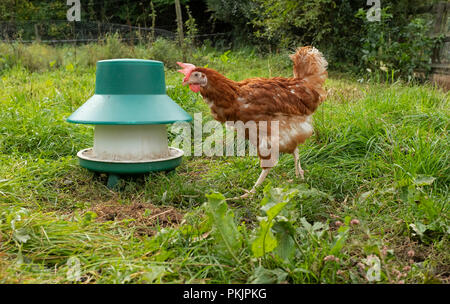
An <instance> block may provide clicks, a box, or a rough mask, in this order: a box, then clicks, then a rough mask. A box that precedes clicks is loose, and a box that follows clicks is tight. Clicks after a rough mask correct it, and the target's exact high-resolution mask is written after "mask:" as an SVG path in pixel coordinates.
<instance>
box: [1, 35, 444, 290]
mask: <svg viewBox="0 0 450 304" xmlns="http://www.w3.org/2000/svg"><path fill="white" fill-rule="evenodd" d="M113 43H114V41H113V42H110V46H109V47H110V48H113V47H115V48H116V49H117V48H118V49H120V50H122V51H121V52H124V53H120V54H122V55H123V56H125V57H128V55H130V54H129V53H126V52H125V51H123V50H124V49H127V47H126V46H124V45H115V46H113ZM2 47H5V45H3V46H2ZM21 47H22V46H21ZM101 47H106V46H96V45H91V46H84V47H83V48H84V49H82V50H79V51H78V53H77V56H78V57H77V58H78V59H77V61H72V60H73V59H74V57H73V55H71V54H69V52H68V48H67V47H61V48H60V49H59V53H58V52H57V51H55V50H50V51H43V50H42V48H40V47H37V46H33V48H35V49H37V50H38V51H39V53H40V54H44V53H48V54H54V55H51V56H56V57H55V59H53V57H49V58H50V59H48V61H49V62H53V61H54V60H56V59H58V60H59V61H57V62H56V63H55V64H54V65H53V66H51V67H50V65H49V66H48V67H46V68H44V69H41V68H39V66H36V67H33V66H32V65H31V64H29V65H28V66H27V64H26V63H24V62H15V63H14V64H9V65H8V66H6V67H5V66H4V67H3V70H2V71H1V76H0V282H2V283H72V282H80V283H141V282H146V283H160V282H162V283H169V282H170V283H236V282H240V283H246V282H272V283H277V282H289V283H365V282H368V280H367V277H366V274H367V272H368V271H370V267H369V265H367V264H368V263H365V262H367V259H368V257H371V258H373V257H374V256H376V257H377V259H379V261H380V263H381V275H380V280H379V282H381V283H389V282H391V283H402V282H405V283H437V282H444V283H448V282H449V274H450V255H449V252H450V248H449V232H450V228H449V227H450V226H449V225H450V224H449V199H448V197H449V194H448V190H449V189H448V188H449V184H450V181H449V176H450V166H449V156H448V155H449V154H450V153H449V152H450V151H449V137H448V124H449V108H450V107H449V102H448V95H447V94H445V93H443V92H442V91H440V90H438V89H436V88H434V87H431V86H428V85H406V84H402V83H394V84H390V85H387V84H376V83H359V82H356V81H353V80H351V79H349V78H342V77H339V75H336V76H333V74H331V76H330V79H329V80H327V83H326V86H327V89H328V90H329V97H328V99H327V100H326V102H325V103H324V104H322V105H321V106H320V108H319V109H318V111H317V112H316V113H315V116H314V127H315V134H314V136H313V137H311V138H310V139H309V140H308V141H307V142H306V143H305V144H304V145H302V146H300V159H301V162H302V166H303V168H304V169H305V170H306V173H305V177H306V179H305V180H304V181H301V180H297V179H296V178H295V173H294V167H293V159H292V156H291V155H283V156H282V157H281V159H280V162H279V164H278V165H277V167H275V168H274V170H272V171H271V173H270V175H269V177H268V178H267V180H266V182H265V183H264V184H263V187H261V189H259V190H258V192H257V194H256V195H255V196H254V197H252V198H251V199H248V200H246V201H242V202H238V201H236V202H233V201H230V202H227V204H225V203H224V202H223V201H221V199H220V196H217V194H216V196H214V195H212V196H208V194H210V193H214V192H219V193H222V194H223V195H224V196H225V197H232V196H236V195H238V194H242V189H249V188H250V187H251V186H252V185H253V183H254V181H255V180H256V178H257V177H258V174H259V171H260V169H259V167H258V160H257V159H256V158H253V157H194V156H190V157H185V158H184V160H183V163H182V165H181V166H180V167H178V168H177V170H176V173H175V174H174V173H170V174H165V173H152V174H149V175H146V176H139V177H128V178H124V179H123V180H121V182H120V185H119V186H120V190H119V191H112V190H109V189H108V188H106V186H105V181H106V176H104V175H95V174H93V173H91V172H89V171H87V170H85V169H83V168H81V167H80V166H79V165H78V163H77V159H76V156H75V155H76V152H77V151H79V150H81V149H83V148H86V147H90V146H92V142H93V128H92V127H90V126H82V125H72V124H69V123H67V122H66V121H65V119H66V118H67V117H68V116H69V115H70V114H71V113H72V112H73V111H75V110H76V109H77V108H78V107H79V106H80V105H81V104H83V103H84V102H85V101H86V100H87V99H88V98H89V97H90V96H91V95H92V94H93V90H94V82H95V68H94V67H93V66H92V62H91V63H81V62H80V61H82V60H84V59H86V58H88V57H89V56H90V55H89V52H88V51H86V50H88V49H90V50H91V51H92V50H93V49H101ZM162 49H164V48H162ZM30 52H31V51H30ZM55 52H56V53H55ZM84 52H86V53H84ZM133 52H135V53H134V55H135V56H137V57H145V56H139V55H136V52H137V51H136V50H133ZM140 52H141V54H147V52H146V49H145V48H144V47H142V48H141V50H140ZM150 53H151V52H150ZM55 54H56V55H55ZM58 54H59V55H58ZM114 54H115V53H114V50H113V51H111V56H113V57H114ZM83 56H85V57H83ZM191 56H192V58H190V61H192V62H194V63H197V64H198V63H201V64H202V65H206V64H208V66H209V67H212V68H217V69H219V70H220V71H222V72H224V73H225V74H226V75H227V76H228V77H230V78H233V79H236V80H237V79H244V78H247V77H255V76H261V77H269V76H275V75H283V76H289V75H290V74H291V67H290V63H289V59H288V58H287V57H286V56H284V55H271V56H260V55H258V54H255V53H253V52H251V51H250V50H241V51H232V52H231V53H222V52H218V51H216V50H214V49H211V48H209V47H202V48H199V49H198V50H197V51H196V52H194V53H193V54H191ZM83 58H84V59H83ZM145 58H147V57H145ZM10 59H11V58H10ZM41 61H45V60H44V59H42V60H41ZM2 62H3V63H5V62H6V60H3V61H2ZM26 62H28V61H26ZM58 62H59V63H58ZM57 63H58V64H57ZM24 66H26V67H27V68H25V67H24ZM180 79H181V75H180V74H178V73H177V72H176V70H175V69H172V68H169V69H167V70H166V84H167V85H168V94H169V96H171V97H172V98H173V99H174V100H175V101H176V102H177V103H178V104H180V105H181V106H182V107H183V108H184V109H186V110H187V111H188V112H189V113H190V114H194V113H197V112H201V113H202V114H203V117H204V118H206V120H211V119H212V117H211V115H210V114H209V109H208V107H207V106H206V105H205V104H204V103H203V101H202V100H201V99H200V98H199V97H198V96H197V95H195V94H194V93H192V92H190V91H189V90H188V89H187V88H185V87H182V86H181V80H180ZM205 136H207V135H205ZM264 187H266V188H265V190H263V188H264ZM278 188H280V189H278ZM281 189H284V190H281ZM277 191H278V192H277ZM277 193H278V194H277ZM280 193H281V194H280ZM135 203H139V204H143V205H145V204H148V206H149V209H150V203H151V204H152V205H151V206H153V205H156V206H160V207H161V206H169V207H173V208H175V209H177V210H178V211H179V212H181V213H183V214H185V216H184V220H183V222H182V223H181V224H180V225H178V226H177V227H173V226H165V225H164V224H163V223H162V222H160V221H159V219H160V218H159V217H156V218H155V219H156V220H155V223H154V231H155V232H156V233H157V234H156V235H154V233H151V234H150V233H149V234H148V235H146V234H141V233H138V232H139V224H140V223H139V222H137V221H136V220H135V218H133V217H132V216H130V218H129V219H125V220H121V221H118V220H117V221H114V220H112V221H99V220H98V218H96V214H95V213H94V212H93V210H94V209H95V208H99V207H101V206H102V205H111V204H117V205H131V204H135ZM269 207H271V208H272V207H274V208H275V207H276V208H278V207H279V210H278V209H277V210H278V211H277V212H279V213H277V216H275V217H273V218H271V217H270V214H271V213H270V212H269V210H270V209H269ZM281 207H283V208H281ZM214 208H216V209H214ZM276 208H275V209H276ZM275 209H272V210H275ZM211 210H213V211H211ZM273 212H275V211H273ZM280 215H283V217H281V216H280ZM142 216H147V215H146V214H145V213H144V214H141V215H140V217H142ZM149 216H152V215H149ZM264 216H265V217H264ZM264 218H265V220H264ZM352 219H357V220H358V221H356V222H355V221H352V222H351V220H352ZM264 221H266V222H264ZM147 222H148V221H146V223H147ZM358 222H359V223H358ZM264 223H266V224H267V225H271V226H270V229H268V230H267V229H266V228H267V227H268V226H264V225H266V224H264ZM265 227H266V228H265ZM283 229H285V230H283ZM221 231H228V234H227V233H225V234H223V233H221ZM262 232H264V233H265V234H264V237H261V233H262ZM226 235H231V236H233V238H231V239H227V238H226ZM286 235H288V236H289V237H284V238H283V236H286ZM273 239H276V241H275V243H276V245H275V247H274V248H273V249H270V248H269V247H270V246H269V245H270V241H273ZM258 240H262V241H263V243H264V244H265V245H264V246H263V247H262V248H264V252H263V254H259V253H260V252H261V247H260V245H261V244H260V242H259V241H258ZM268 244H269V245H268ZM224 245H227V246H225V249H224ZM258 246H259V247H258ZM268 246H269V247H268Z"/></svg>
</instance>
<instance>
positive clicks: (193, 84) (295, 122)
mask: <svg viewBox="0 0 450 304" xmlns="http://www.w3.org/2000/svg"><path fill="white" fill-rule="evenodd" d="M290 58H291V59H292V61H293V72H294V76H293V77H292V78H283V77H275V78H250V79H246V80H243V81H233V80H231V79H228V78H226V77H225V76H223V75H221V74H220V73H219V72H217V71H215V70H213V69H209V68H201V67H195V66H194V65H192V64H189V63H181V62H179V63H178V64H179V65H180V66H181V67H182V68H183V69H182V70H180V72H181V73H183V74H184V75H185V78H184V80H183V84H189V87H190V89H191V90H192V91H194V92H200V94H201V95H202V97H203V99H204V100H205V102H206V103H207V104H208V105H209V107H210V109H211V114H212V115H213V117H214V119H216V120H218V121H220V122H222V123H224V122H228V123H232V124H234V125H236V123H237V122H242V123H244V124H246V123H247V122H256V126H257V130H256V134H253V135H254V136H252V134H251V132H249V129H246V130H245V131H246V132H245V134H246V138H247V139H249V141H250V142H251V143H252V144H253V145H255V146H256V148H257V152H258V156H259V158H260V165H261V167H262V172H261V174H260V176H259V178H258V180H257V181H256V183H255V185H254V186H253V188H252V190H250V191H249V192H247V193H246V194H244V195H242V196H241V197H240V198H244V197H246V196H248V195H249V193H253V192H255V191H256V187H258V186H259V185H260V184H261V183H262V182H263V181H264V179H265V178H266V176H267V174H268V173H269V171H270V169H271V168H272V167H273V166H275V165H276V163H277V162H278V152H283V153H290V154H293V155H294V160H295V174H296V176H297V177H298V176H299V175H300V176H301V177H302V178H304V171H303V170H302V167H301V165H300V160H299V150H298V145H299V144H301V143H304V142H305V140H306V139H307V138H308V137H310V136H311V135H312V134H313V126H312V114H313V113H314V112H315V111H316V109H317V107H318V106H319V105H320V103H322V102H323V101H324V100H325V98H326V91H325V90H324V88H323V85H324V82H325V80H326V78H327V76H328V73H327V65H328V63H327V61H326V60H325V58H324V57H323V55H322V53H321V52H319V51H318V50H317V49H316V48H314V47H310V46H306V47H301V48H298V49H297V51H296V52H295V54H293V55H290ZM260 122H266V125H267V128H263V127H264V124H260ZM263 147H266V149H263ZM275 147H277V148H278V149H275ZM267 149H269V150H268V151H269V152H268V153H267V152H266V150H267ZM276 150H278V151H276ZM263 152H264V153H263Z"/></svg>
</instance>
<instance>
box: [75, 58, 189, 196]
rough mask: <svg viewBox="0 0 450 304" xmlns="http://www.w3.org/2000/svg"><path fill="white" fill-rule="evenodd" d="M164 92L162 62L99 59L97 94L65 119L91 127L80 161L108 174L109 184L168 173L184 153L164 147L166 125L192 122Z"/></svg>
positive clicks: (179, 161) (84, 165) (88, 167)
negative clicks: (90, 141)
mask: <svg viewBox="0 0 450 304" xmlns="http://www.w3.org/2000/svg"><path fill="white" fill-rule="evenodd" d="M190 120H192V117H191V116H189V114H188V113H186V112H185V111H184V110H183V109H182V108H181V107H180V106H179V105H177V104H176V103H175V102H174V101H173V100H172V99H170V97H169V96H167V94H166V85H165V79H164V66H163V64H162V62H160V61H154V60H139V59H112V60H102V61H98V62H97V74H96V84H95V94H94V96H92V97H91V98H89V99H88V101H86V102H85V103H84V104H83V105H82V106H81V107H80V108H78V109H77V110H76V111H75V112H74V113H73V114H72V115H71V116H70V117H69V118H68V119H67V121H68V122H71V123H79V124H90V125H95V129H94V146H93V147H92V148H88V149H83V150H81V151H79V152H78V154H77V156H78V159H79V162H80V165H81V166H82V167H84V168H86V169H89V170H91V171H95V172H102V173H108V174H109V177H108V187H110V188H112V187H114V186H115V185H116V184H117V182H118V180H119V176H120V175H125V174H126V175H128V174H143V173H148V172H151V171H171V170H173V169H174V168H175V167H177V166H178V165H180V163H181V158H182V156H183V154H184V153H183V151H182V150H180V149H176V148H172V147H169V146H168V139H167V127H166V125H167V124H171V123H174V122H177V121H190Z"/></svg>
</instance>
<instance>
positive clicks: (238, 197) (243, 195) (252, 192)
mask: <svg viewBox="0 0 450 304" xmlns="http://www.w3.org/2000/svg"><path fill="white" fill-rule="evenodd" d="M244 191H245V194H242V195H241V196H235V197H232V198H227V199H226V200H230V201H236V200H241V199H244V198H247V197H249V196H250V195H253V194H255V193H256V190H255V189H254V188H253V189H252V190H250V191H248V190H245V189H244Z"/></svg>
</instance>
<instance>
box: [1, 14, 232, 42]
mask: <svg viewBox="0 0 450 304" xmlns="http://www.w3.org/2000/svg"><path fill="white" fill-rule="evenodd" d="M112 34H118V35H119V36H120V39H121V40H122V41H128V42H130V43H136V42H142V41H148V40H149V39H156V38H159V37H163V38H166V39H170V40H175V39H176V38H177V34H176V33H175V32H173V31H170V30H167V29H163V28H156V27H155V28H152V27H142V26H132V25H124V24H117V23H104V22H97V21H79V22H68V21H67V20H30V21H7V22H5V21H0V41H2V42H9V43H13V42H22V43H32V42H41V43H49V44H58V43H89V42H100V41H102V40H103V39H104V38H105V36H106V35H112ZM230 34H231V33H230V32H227V33H214V34H199V35H195V36H193V38H196V39H202V38H210V37H214V38H218V37H220V38H229V36H230Z"/></svg>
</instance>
